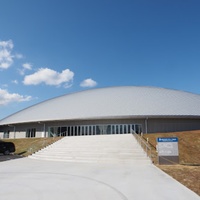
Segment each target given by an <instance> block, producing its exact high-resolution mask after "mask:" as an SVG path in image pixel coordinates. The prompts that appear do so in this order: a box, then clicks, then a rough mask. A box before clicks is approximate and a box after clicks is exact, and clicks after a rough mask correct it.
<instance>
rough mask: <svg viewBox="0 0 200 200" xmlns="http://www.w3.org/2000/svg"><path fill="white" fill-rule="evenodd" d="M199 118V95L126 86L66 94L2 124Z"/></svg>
mask: <svg viewBox="0 0 200 200" xmlns="http://www.w3.org/2000/svg"><path fill="white" fill-rule="evenodd" d="M164 116H166V117H170V116H173V117H181V116H182V117H200V95H197V94H192V93H189V92H183V91H177V90H170V89H164V88H155V87H141V86H123V87H110V88H100V89H92V90H86V91H82V92H77V93H72V94H67V95H64V96H60V97H57V98H54V99H50V100H47V101H44V102H42V103H39V104H36V105H34V106H31V107H28V108H26V109H24V110H22V111H20V112H17V113H15V114H13V115H10V116H8V117H7V118H4V119H3V120H1V121H0V125H4V124H15V123H25V122H42V121H55V120H83V119H102V118H127V117H133V118H134V117H164Z"/></svg>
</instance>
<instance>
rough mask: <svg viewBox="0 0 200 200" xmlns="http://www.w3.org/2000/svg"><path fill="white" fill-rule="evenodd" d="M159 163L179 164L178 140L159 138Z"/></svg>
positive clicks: (174, 138)
mask: <svg viewBox="0 0 200 200" xmlns="http://www.w3.org/2000/svg"><path fill="white" fill-rule="evenodd" d="M157 151H158V163H159V164H160V165H174V164H179V151H178V138H177V137H162V138H157Z"/></svg>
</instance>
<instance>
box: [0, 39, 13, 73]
mask: <svg viewBox="0 0 200 200" xmlns="http://www.w3.org/2000/svg"><path fill="white" fill-rule="evenodd" d="M13 47H14V45H13V42H12V40H8V41H0V69H7V68H9V67H10V66H11V65H12V64H13V57H14V56H13V55H12V53H11V52H12V49H13Z"/></svg>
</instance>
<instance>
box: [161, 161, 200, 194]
mask: <svg viewBox="0 0 200 200" xmlns="http://www.w3.org/2000/svg"><path fill="white" fill-rule="evenodd" d="M157 167H159V168H160V169H161V170H163V171H164V172H166V173H167V174H169V175H170V176H172V177H173V178H174V179H176V180H177V181H179V182H180V183H182V184H183V185H185V186H186V187H188V188H189V189H191V190H192V191H194V192H196V193H197V194H198V195H199V196H200V166H182V165H158V166H157Z"/></svg>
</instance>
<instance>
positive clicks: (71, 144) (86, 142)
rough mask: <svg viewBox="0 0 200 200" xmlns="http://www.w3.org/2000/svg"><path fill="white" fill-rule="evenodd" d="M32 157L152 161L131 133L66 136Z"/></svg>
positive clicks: (66, 159)
mask: <svg viewBox="0 0 200 200" xmlns="http://www.w3.org/2000/svg"><path fill="white" fill-rule="evenodd" d="M30 158H33V159H42V160H54V161H65V162H73V161H74V162H135V161H137V162H140V161H142V162H147V163H149V162H150V159H149V158H147V156H146V155H145V153H144V151H143V149H142V148H141V147H140V146H139V145H138V143H137V142H136V140H135V138H134V137H133V136H132V135H131V134H124V135H96V136H77V137H75V136H74V137H65V138H63V139H62V140H59V141H57V142H56V143H54V144H52V145H50V146H48V147H46V148H44V149H43V150H41V151H39V152H36V153H35V154H33V155H32V156H30Z"/></svg>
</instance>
